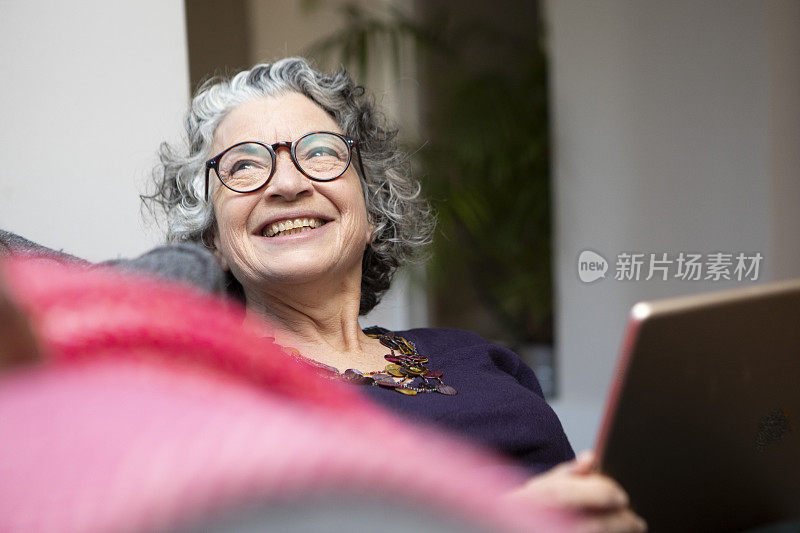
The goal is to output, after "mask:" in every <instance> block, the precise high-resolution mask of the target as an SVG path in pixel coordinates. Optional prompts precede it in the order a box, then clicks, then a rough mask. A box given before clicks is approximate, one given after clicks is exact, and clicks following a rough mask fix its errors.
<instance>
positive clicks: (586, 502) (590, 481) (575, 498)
mask: <svg viewBox="0 0 800 533" xmlns="http://www.w3.org/2000/svg"><path fill="white" fill-rule="evenodd" d="M543 488H544V489H545V494H542V496H543V497H544V498H545V499H546V500H547V501H549V502H551V503H553V504H555V505H556V506H558V507H560V508H565V509H569V510H573V511H603V512H605V511H613V510H617V509H622V508H625V507H627V505H628V503H629V498H628V494H627V493H626V492H625V491H624V490H623V489H622V487H621V486H620V485H619V483H617V482H616V481H614V480H613V479H611V478H609V477H606V476H601V475H599V474H589V475H582V476H573V477H569V478H566V479H562V480H560V481H559V482H558V483H548V484H547V485H545V486H544V487H543Z"/></svg>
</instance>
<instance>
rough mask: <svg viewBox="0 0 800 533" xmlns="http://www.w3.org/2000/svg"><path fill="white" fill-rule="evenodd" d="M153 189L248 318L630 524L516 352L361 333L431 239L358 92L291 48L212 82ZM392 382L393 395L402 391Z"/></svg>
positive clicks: (587, 507)
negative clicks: (219, 271)
mask: <svg viewBox="0 0 800 533" xmlns="http://www.w3.org/2000/svg"><path fill="white" fill-rule="evenodd" d="M161 163H162V165H161V166H160V167H159V168H158V170H157V171H156V173H155V184H156V192H155V194H153V195H151V196H149V197H147V199H149V200H150V201H151V202H154V203H155V205H156V206H159V207H161V208H163V210H164V212H165V214H166V219H167V222H168V234H167V238H168V240H170V241H172V242H180V241H190V242H197V243H201V244H202V245H204V246H206V247H207V248H209V249H210V250H211V251H212V252H213V254H214V256H215V257H216V258H217V260H218V262H219V264H220V265H221V266H222V268H223V269H224V270H225V271H226V272H227V273H228V276H229V278H230V280H231V286H232V287H235V288H237V289H238V291H239V296H241V297H242V298H243V300H244V303H245V304H246V308H247V313H248V315H249V316H250V317H251V318H253V319H255V321H256V322H257V323H262V324H264V325H266V326H267V327H268V330H269V332H270V333H269V334H270V335H274V338H275V341H276V342H277V343H278V344H280V345H282V346H283V347H284V350H285V351H286V352H287V353H290V354H292V355H293V356H294V357H295V358H296V360H297V361H298V362H299V364H302V365H306V366H309V367H311V368H313V369H315V370H316V371H317V372H318V373H320V374H322V375H323V376H325V377H328V378H330V379H337V380H343V381H346V382H349V383H352V384H354V385H364V387H362V389H361V390H362V391H363V392H364V393H365V394H366V395H367V396H368V397H370V398H371V399H372V400H374V401H375V402H378V403H380V404H383V405H384V406H386V407H388V408H390V409H392V410H395V411H397V412H398V413H400V414H402V415H404V416H406V417H407V418H410V419H412V420H417V421H419V422H422V423H425V424H432V425H438V426H441V427H443V428H446V429H448V430H450V431H451V432H455V433H456V434H459V435H461V436H462V437H463V438H466V439H469V440H472V441H474V442H478V443H480V444H482V445H484V446H487V447H490V448H492V449H494V450H495V451H497V452H499V453H502V454H504V455H506V456H508V457H509V458H511V459H514V460H516V461H518V462H519V463H520V464H521V465H522V466H525V467H527V468H529V469H530V470H531V471H532V472H536V473H541V472H543V471H544V470H548V469H551V468H552V467H554V466H555V465H557V464H558V463H562V462H565V461H566V462H567V464H565V465H561V466H560V467H558V468H554V469H553V470H552V471H551V472H549V473H547V474H546V475H541V476H537V477H534V478H533V479H532V481H531V482H530V483H528V484H527V485H525V486H524V487H523V488H521V489H520V491H519V492H518V493H517V494H515V496H514V497H516V498H523V499H524V498H535V499H537V500H538V501H540V502H545V503H548V504H551V505H554V506H556V507H565V508H568V509H570V510H573V511H575V510H577V511H578V512H579V513H583V512H584V511H590V512H587V513H586V516H585V517H584V518H585V520H586V521H587V522H589V523H591V524H590V525H591V527H595V528H598V527H599V528H600V529H599V530H603V529H604V528H605V529H608V530H613V531H639V530H641V528H642V524H641V522H640V521H639V520H638V518H636V516H635V515H634V514H633V513H632V512H631V511H630V509H628V508H627V498H626V496H625V493H624V491H622V489H621V488H619V486H618V485H616V484H615V483H614V482H613V481H612V480H610V479H608V478H605V477H603V476H600V475H598V474H593V473H592V471H591V469H592V464H591V463H592V461H591V459H590V458H586V457H583V458H582V459H581V460H578V461H572V462H569V461H570V460H571V459H573V458H574V453H573V451H572V448H571V447H570V445H569V443H568V442H567V439H566V436H565V435H564V431H563V429H562V427H561V424H560V422H559V420H558V418H557V417H556V415H555V413H554V412H553V410H552V409H551V408H550V406H548V405H547V403H546V402H545V400H544V397H543V394H542V391H541V388H540V386H539V383H538V381H537V379H536V376H535V375H534V373H533V371H532V370H531V369H530V368H528V367H527V366H525V364H524V363H522V362H521V361H520V359H519V358H518V357H517V356H516V355H515V354H514V353H512V352H510V351H508V350H506V349H504V348H502V347H500V346H497V345H494V344H491V343H489V342H487V341H485V340H484V339H482V338H480V337H478V336H477V335H474V334H472V333H469V332H466V331H461V330H454V329H444V328H439V329H436V328H420V329H414V330H409V331H401V332H396V331H395V332H393V331H388V330H386V329H384V328H380V327H372V328H367V329H365V330H362V329H361V327H360V325H359V322H358V316H359V315H360V314H365V313H366V312H368V311H369V310H370V309H372V308H373V307H374V306H375V304H376V303H377V302H378V300H379V299H380V297H381V295H382V294H383V293H384V292H385V291H386V290H387V289H388V288H389V284H390V282H391V279H392V276H393V274H394V272H395V271H396V269H397V268H398V267H399V266H401V265H402V264H403V263H405V262H407V261H408V260H410V259H412V258H413V256H414V255H415V253H416V252H417V251H418V250H420V249H421V248H422V247H423V246H424V245H425V244H427V243H429V242H430V240H431V234H432V229H433V217H432V214H431V210H430V208H429V207H428V204H427V202H426V201H425V200H424V199H423V198H422V196H421V194H420V186H419V184H418V182H417V181H416V180H415V179H413V177H412V176H411V175H410V172H409V171H408V165H407V159H406V158H405V156H404V155H403V154H402V153H401V152H400V151H399V150H398V149H397V146H396V143H395V132H394V131H393V130H390V129H389V128H387V127H386V126H385V125H384V123H383V119H382V115H380V114H379V113H378V112H376V110H375V106H374V104H373V103H372V100H371V99H370V98H368V97H367V96H366V95H365V92H364V90H363V88H361V87H358V86H356V85H355V84H354V83H353V81H352V79H351V78H350V76H349V75H348V74H347V73H346V72H338V73H336V74H333V75H330V76H329V75H326V74H323V73H321V72H318V71H316V70H315V69H313V68H311V67H310V66H309V64H308V63H307V62H306V61H305V60H303V59H300V58H288V59H283V60H281V61H278V62H276V63H273V64H261V65H256V66H255V67H253V68H252V69H250V70H248V71H244V72H241V73H239V74H237V75H235V76H234V77H233V78H231V79H218V80H211V81H209V82H208V83H206V84H204V85H203V86H202V87H201V88H200V90H199V91H198V93H197V95H196V96H195V98H194V100H193V102H192V107H191V110H190V111H189V114H188V117H187V120H186V142H185V144H183V145H178V146H170V145H167V144H164V145H162V147H161ZM397 393H400V394H397Z"/></svg>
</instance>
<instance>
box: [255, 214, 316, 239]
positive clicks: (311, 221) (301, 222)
mask: <svg viewBox="0 0 800 533" xmlns="http://www.w3.org/2000/svg"><path fill="white" fill-rule="evenodd" d="M323 224H324V222H323V221H321V220H320V219H318V218H295V219H294V220H281V221H278V222H274V223H272V224H271V225H269V226H265V227H264V229H263V230H261V235H262V236H264V237H278V236H281V235H294V234H295V233H300V232H303V231H308V230H312V229H314V228H318V227H320V226H321V225H323Z"/></svg>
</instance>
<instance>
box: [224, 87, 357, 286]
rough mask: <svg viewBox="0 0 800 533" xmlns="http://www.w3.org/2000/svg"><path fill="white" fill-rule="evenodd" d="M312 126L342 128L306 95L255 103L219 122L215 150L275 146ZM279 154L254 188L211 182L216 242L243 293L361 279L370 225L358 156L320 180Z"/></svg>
mask: <svg viewBox="0 0 800 533" xmlns="http://www.w3.org/2000/svg"><path fill="white" fill-rule="evenodd" d="M312 131H332V132H337V133H341V130H340V128H339V126H338V125H337V124H336V122H335V121H334V120H333V118H332V117H331V116H330V115H328V114H327V113H326V112H325V111H324V110H323V109H322V108H320V107H319V106H318V105H317V104H315V103H314V102H313V101H311V100H310V99H308V98H307V97H305V96H303V95H301V94H297V93H287V94H286V95H284V96H277V97H268V98H263V99H259V100H253V101H250V102H247V103H244V104H241V105H239V106H238V107H236V108H235V109H234V110H233V111H231V113H230V114H228V116H227V117H226V118H225V119H224V120H223V121H222V122H221V123H220V125H219V127H218V128H217V130H216V132H215V133H214V143H213V145H212V154H217V153H219V152H221V151H222V150H224V149H226V148H228V147H229V146H232V145H234V144H236V143H239V142H242V141H260V142H262V143H265V144H273V143H275V142H280V141H293V140H295V139H298V138H299V137H301V136H302V135H303V134H305V133H309V132H312ZM277 156H278V157H277V166H276V168H275V174H274V175H273V176H272V179H271V180H270V181H269V183H268V184H267V185H266V186H265V187H262V188H261V189H259V190H257V191H255V192H251V193H246V194H241V193H236V192H233V191H231V190H229V189H227V188H226V187H224V186H223V185H222V184H221V183H220V182H219V180H213V188H212V191H213V202H214V208H215V213H216V219H217V228H216V236H215V238H214V244H215V246H216V248H217V253H218V255H219V256H220V258H221V259H222V260H223V263H224V264H225V266H227V267H228V268H230V270H231V272H232V273H233V275H234V276H235V277H236V279H238V280H239V282H240V283H242V285H243V286H244V287H245V292H247V291H248V290H254V289H257V288H259V287H269V284H270V283H278V284H292V283H305V282H309V281H312V282H313V281H318V280H319V281H326V282H341V281H342V280H344V279H346V278H347V277H348V276H358V279H360V274H361V258H362V256H363V253H364V248H365V247H366V245H367V243H368V241H369V238H370V234H371V230H372V228H371V227H370V224H369V222H368V220H367V212H366V207H365V205H364V197H363V193H362V189H361V183H360V180H359V177H358V174H357V173H356V170H355V164H356V163H355V158H354V160H353V162H352V163H351V165H350V167H349V168H348V169H347V171H346V172H345V173H344V174H343V175H342V176H341V177H339V178H337V179H335V180H333V181H329V182H316V181H311V180H310V179H308V178H307V177H305V176H304V175H303V174H301V173H300V171H299V170H298V169H297V168H296V167H295V166H294V164H293V163H292V160H291V157H290V154H289V150H288V149H285V148H278V150H277ZM287 222H290V223H291V226H294V227H293V228H292V229H291V230H290V229H289V224H287ZM297 226H299V228H298V227H297ZM303 228H305V229H303ZM276 231H277V233H276Z"/></svg>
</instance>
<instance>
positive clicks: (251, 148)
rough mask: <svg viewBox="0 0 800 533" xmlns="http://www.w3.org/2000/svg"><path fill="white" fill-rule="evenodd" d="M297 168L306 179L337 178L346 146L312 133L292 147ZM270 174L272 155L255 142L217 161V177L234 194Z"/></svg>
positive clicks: (343, 164) (346, 156)
mask: <svg viewBox="0 0 800 533" xmlns="http://www.w3.org/2000/svg"><path fill="white" fill-rule="evenodd" d="M295 157H296V159H297V164H298V165H299V167H300V169H301V170H302V171H303V172H304V173H305V174H307V175H308V176H310V177H312V178H315V179H319V180H330V179H334V178H336V177H338V176H340V175H341V174H342V173H343V172H344V171H345V169H346V168H347V165H348V163H349V160H350V147H349V146H348V144H347V142H345V141H344V139H342V138H341V137H338V136H336V135H332V134H330V133H314V134H311V135H306V136H305V137H302V138H301V139H300V140H299V141H298V142H297V143H296V145H295ZM271 173H272V154H271V153H270V151H269V149H267V148H266V147H265V146H262V145H260V144H257V143H245V144H241V145H239V146H236V147H234V148H232V149H231V150H229V151H228V152H226V153H225V155H223V156H222V158H221V159H220V161H219V177H220V178H221V179H222V181H223V182H224V183H225V184H226V185H227V186H229V187H230V188H232V189H234V190H238V191H248V190H254V189H257V188H258V187H260V186H262V185H263V184H264V183H266V181H267V180H268V179H269V177H270V175H271Z"/></svg>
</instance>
